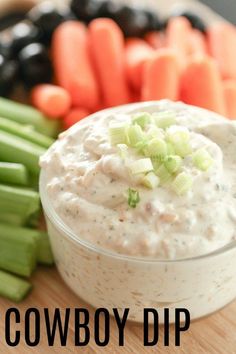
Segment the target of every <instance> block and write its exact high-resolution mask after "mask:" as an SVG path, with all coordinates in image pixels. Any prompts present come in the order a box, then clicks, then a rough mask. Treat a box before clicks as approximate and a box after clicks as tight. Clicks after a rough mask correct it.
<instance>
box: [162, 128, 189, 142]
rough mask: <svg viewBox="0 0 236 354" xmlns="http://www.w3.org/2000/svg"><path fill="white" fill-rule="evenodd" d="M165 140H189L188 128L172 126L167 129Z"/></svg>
mask: <svg viewBox="0 0 236 354" xmlns="http://www.w3.org/2000/svg"><path fill="white" fill-rule="evenodd" d="M166 135H167V140H168V141H169V142H170V143H174V144H175V143H179V142H182V143H183V142H189V140H190V134H189V130H188V129H187V128H185V127H182V126H173V127H170V128H169V129H168V130H167V133H166Z"/></svg>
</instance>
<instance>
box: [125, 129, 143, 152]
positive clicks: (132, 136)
mask: <svg viewBox="0 0 236 354" xmlns="http://www.w3.org/2000/svg"><path fill="white" fill-rule="evenodd" d="M143 139H144V134H143V131H142V128H141V127H140V126H139V125H138V124H135V125H131V126H129V127H128V128H127V142H128V144H129V145H130V146H133V147H134V146H136V145H137V144H138V143H139V142H140V141H142V140H143Z"/></svg>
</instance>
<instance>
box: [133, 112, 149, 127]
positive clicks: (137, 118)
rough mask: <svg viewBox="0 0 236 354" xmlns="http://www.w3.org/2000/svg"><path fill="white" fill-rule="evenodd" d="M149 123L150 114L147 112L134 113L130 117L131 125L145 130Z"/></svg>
mask: <svg viewBox="0 0 236 354" xmlns="http://www.w3.org/2000/svg"><path fill="white" fill-rule="evenodd" d="M150 122H151V114H150V113H147V112H140V113H136V114H134V115H133V116H132V123H133V124H138V125H139V126H140V127H141V128H145V127H146V125H148V124H149V123H150Z"/></svg>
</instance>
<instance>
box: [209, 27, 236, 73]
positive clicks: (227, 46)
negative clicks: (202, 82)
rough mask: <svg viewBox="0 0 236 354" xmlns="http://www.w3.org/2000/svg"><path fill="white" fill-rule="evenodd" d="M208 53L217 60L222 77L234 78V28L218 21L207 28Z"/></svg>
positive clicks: (235, 65) (235, 55) (235, 56)
mask: <svg viewBox="0 0 236 354" xmlns="http://www.w3.org/2000/svg"><path fill="white" fill-rule="evenodd" d="M208 41H209V50H210V54H211V55H212V56H213V57H214V58H215V59H216V60H217V62H218V64H219V67H220V72H221V75H222V77H223V78H224V79H236V29H235V27H234V26H233V25H231V24H228V23H225V22H219V23H217V24H215V25H213V26H211V27H210V28H209V31H208Z"/></svg>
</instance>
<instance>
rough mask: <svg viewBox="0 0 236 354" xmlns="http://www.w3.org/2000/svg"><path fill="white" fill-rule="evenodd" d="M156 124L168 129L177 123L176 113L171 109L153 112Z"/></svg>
mask: <svg viewBox="0 0 236 354" xmlns="http://www.w3.org/2000/svg"><path fill="white" fill-rule="evenodd" d="M153 118H154V120H155V123H156V125H157V126H158V127H159V128H162V129H166V128H168V127H170V126H171V125H174V124H176V115H175V113H174V112H171V111H164V112H157V113H154V114H153Z"/></svg>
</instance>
